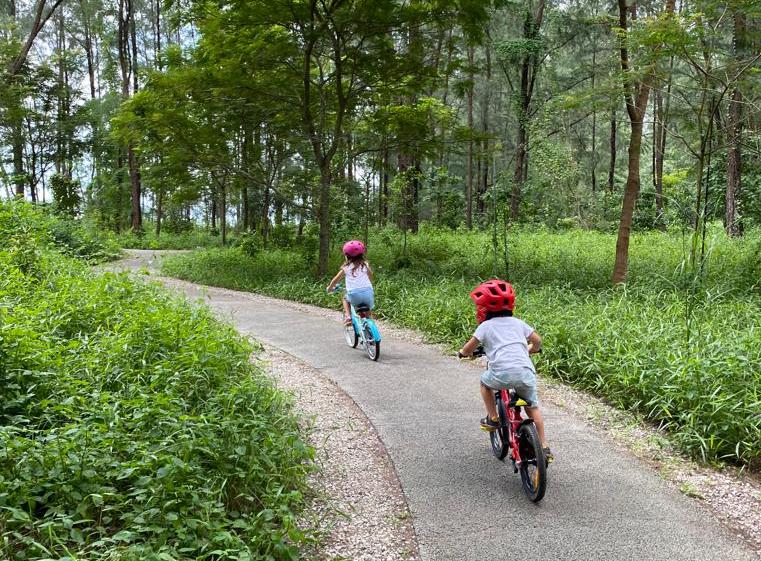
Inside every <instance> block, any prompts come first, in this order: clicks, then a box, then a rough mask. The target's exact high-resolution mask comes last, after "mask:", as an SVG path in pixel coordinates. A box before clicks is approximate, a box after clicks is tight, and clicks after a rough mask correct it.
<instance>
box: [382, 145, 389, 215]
mask: <svg viewBox="0 0 761 561" xmlns="http://www.w3.org/2000/svg"><path fill="white" fill-rule="evenodd" d="M388 159H389V153H388V146H386V147H385V148H384V150H383V172H382V173H383V175H382V177H383V180H382V182H381V196H380V199H381V224H382V225H385V224H386V222H387V221H388V180H389V177H388V170H389V161H388Z"/></svg>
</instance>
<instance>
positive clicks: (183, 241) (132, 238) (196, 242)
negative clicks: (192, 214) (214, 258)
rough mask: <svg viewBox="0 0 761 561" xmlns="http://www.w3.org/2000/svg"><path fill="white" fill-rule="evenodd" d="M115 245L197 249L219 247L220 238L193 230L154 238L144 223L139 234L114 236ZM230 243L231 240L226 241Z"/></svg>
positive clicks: (144, 247) (149, 227)
mask: <svg viewBox="0 0 761 561" xmlns="http://www.w3.org/2000/svg"><path fill="white" fill-rule="evenodd" d="M115 238H116V241H117V243H118V244H119V245H120V246H121V247H123V248H127V249H198V248H201V247H221V246H222V237H221V236H220V235H219V234H212V233H211V232H209V231H207V230H201V229H199V228H194V229H192V230H188V231H185V232H167V231H164V232H162V233H161V235H159V236H156V231H155V229H154V227H153V225H152V224H150V223H146V224H145V225H144V231H143V232H142V233H140V234H138V233H136V232H133V231H131V230H130V231H128V232H123V233H121V234H117V235H116V236H115ZM228 242H231V238H230V239H228Z"/></svg>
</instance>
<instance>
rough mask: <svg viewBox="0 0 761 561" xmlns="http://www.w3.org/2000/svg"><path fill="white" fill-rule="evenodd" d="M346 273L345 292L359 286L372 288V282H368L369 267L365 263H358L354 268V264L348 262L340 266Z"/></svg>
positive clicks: (356, 288) (357, 288)
mask: <svg viewBox="0 0 761 561" xmlns="http://www.w3.org/2000/svg"><path fill="white" fill-rule="evenodd" d="M341 268H342V269H343V270H344V274H345V275H346V292H349V291H351V290H359V289H360V288H372V286H373V283H372V282H370V276H369V269H368V268H367V265H364V264H362V265H359V266H358V267H357V268H356V269H355V268H354V265H352V264H351V263H349V264H348V265H343V266H342V267H341Z"/></svg>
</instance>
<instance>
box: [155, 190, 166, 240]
mask: <svg viewBox="0 0 761 561" xmlns="http://www.w3.org/2000/svg"><path fill="white" fill-rule="evenodd" d="M156 198H157V200H156V237H157V238H158V237H159V236H161V218H162V216H163V214H164V190H163V189H159V192H158V194H157V195H156Z"/></svg>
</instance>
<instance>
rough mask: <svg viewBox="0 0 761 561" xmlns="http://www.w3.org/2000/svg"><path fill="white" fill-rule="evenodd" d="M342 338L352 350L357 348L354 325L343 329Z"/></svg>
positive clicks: (356, 335) (357, 338) (357, 340)
mask: <svg viewBox="0 0 761 561" xmlns="http://www.w3.org/2000/svg"><path fill="white" fill-rule="evenodd" d="M344 337H345V338H346V344H347V345H349V346H350V347H351V348H352V349H356V348H357V344H358V343H359V335H358V334H357V332H356V331H354V324H351V325H347V326H345V327H344Z"/></svg>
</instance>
